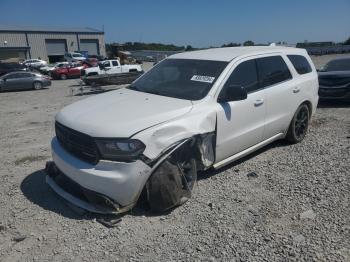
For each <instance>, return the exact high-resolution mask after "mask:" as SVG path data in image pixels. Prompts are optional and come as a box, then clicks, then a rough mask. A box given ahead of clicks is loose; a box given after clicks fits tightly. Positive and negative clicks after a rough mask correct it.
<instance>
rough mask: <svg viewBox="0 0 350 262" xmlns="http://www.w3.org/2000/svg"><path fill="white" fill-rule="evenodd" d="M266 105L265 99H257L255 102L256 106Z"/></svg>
mask: <svg viewBox="0 0 350 262" xmlns="http://www.w3.org/2000/svg"><path fill="white" fill-rule="evenodd" d="M263 103H264V99H257V100H255V102H254V105H255V106H261V105H262V104H263Z"/></svg>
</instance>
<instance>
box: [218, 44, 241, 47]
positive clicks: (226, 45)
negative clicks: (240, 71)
mask: <svg viewBox="0 0 350 262" xmlns="http://www.w3.org/2000/svg"><path fill="white" fill-rule="evenodd" d="M234 46H241V44H239V43H228V44H223V45H222V46H221V47H234Z"/></svg>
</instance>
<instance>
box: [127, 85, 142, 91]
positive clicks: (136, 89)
mask: <svg viewBox="0 0 350 262" xmlns="http://www.w3.org/2000/svg"><path fill="white" fill-rule="evenodd" d="M128 88H129V89H131V90H135V91H141V90H140V89H139V88H138V87H137V86H135V85H129V87H128Z"/></svg>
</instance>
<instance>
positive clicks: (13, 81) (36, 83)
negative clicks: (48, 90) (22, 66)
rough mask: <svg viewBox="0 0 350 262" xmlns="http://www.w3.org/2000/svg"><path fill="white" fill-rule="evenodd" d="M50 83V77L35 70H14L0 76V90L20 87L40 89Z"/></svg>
mask: <svg viewBox="0 0 350 262" xmlns="http://www.w3.org/2000/svg"><path fill="white" fill-rule="evenodd" d="M50 85H51V80H50V78H49V77H47V76H43V75H41V74H37V73H33V72H12V73H8V74H6V75H4V76H2V77H0V91H3V90H18V89H34V90H39V89H42V88H43V87H46V86H50Z"/></svg>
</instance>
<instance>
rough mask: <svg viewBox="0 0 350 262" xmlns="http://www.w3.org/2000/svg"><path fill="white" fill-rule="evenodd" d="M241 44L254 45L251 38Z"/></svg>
mask: <svg viewBox="0 0 350 262" xmlns="http://www.w3.org/2000/svg"><path fill="white" fill-rule="evenodd" d="M243 45H244V46H252V45H254V42H253V41H251V40H248V41H245V42H244V43H243Z"/></svg>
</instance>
